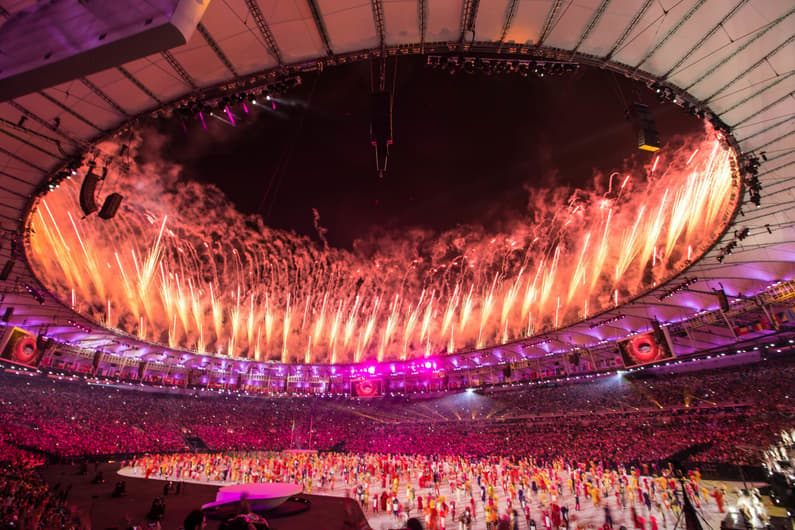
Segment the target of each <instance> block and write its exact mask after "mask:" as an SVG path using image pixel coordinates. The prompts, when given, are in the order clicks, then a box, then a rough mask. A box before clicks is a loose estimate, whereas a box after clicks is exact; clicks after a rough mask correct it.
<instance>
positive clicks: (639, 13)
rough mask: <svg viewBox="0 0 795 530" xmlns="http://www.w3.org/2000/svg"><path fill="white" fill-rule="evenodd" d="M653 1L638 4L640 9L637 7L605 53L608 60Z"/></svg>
mask: <svg viewBox="0 0 795 530" xmlns="http://www.w3.org/2000/svg"><path fill="white" fill-rule="evenodd" d="M653 3H654V0H646V1H645V2H643V5H642V6H640V9H638V11H637V12H636V13H635V16H634V17H632V20H630V21H629V24H627V27H626V28H624V31H623V32H621V35H619V37H618V40H617V41H616V42H615V43H613V47H612V48H610V51H609V52H607V55H605V59H607V60H610V59H611V58H612V57H613V54H615V53H616V51H618V49H619V48H620V47H621V45H622V44H624V41H625V40H627V37H629V34H630V33H632V30H634V29H635V26H637V25H638V22H640V20H641V19H642V18H643V15H645V14H646V11H648V10H649V8H650V7H651V5H652V4H653Z"/></svg>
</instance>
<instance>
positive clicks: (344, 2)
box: [317, 0, 386, 53]
mask: <svg viewBox="0 0 795 530" xmlns="http://www.w3.org/2000/svg"><path fill="white" fill-rule="evenodd" d="M317 4H318V6H319V7H320V11H321V13H322V15H323V21H324V22H325V25H326V31H328V35H329V40H331V46H332V48H333V50H334V53H346V52H352V51H358V50H364V49H370V48H374V47H377V46H378V45H379V43H380V40H379V38H378V35H377V34H376V30H375V22H374V20H373V9H372V7H371V6H370V2H367V1H364V2H363V1H362V0H318V2H317ZM384 25H385V26H386V24H384Z"/></svg>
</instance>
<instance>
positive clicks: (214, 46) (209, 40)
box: [196, 22, 240, 77]
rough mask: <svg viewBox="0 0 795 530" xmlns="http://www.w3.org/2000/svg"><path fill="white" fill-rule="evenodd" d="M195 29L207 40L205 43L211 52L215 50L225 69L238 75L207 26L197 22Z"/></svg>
mask: <svg viewBox="0 0 795 530" xmlns="http://www.w3.org/2000/svg"><path fill="white" fill-rule="evenodd" d="M196 29H197V30H198V31H199V34H200V35H201V36H202V37H204V40H205V41H207V45H208V46H210V48H211V49H212V50H213V52H215V55H216V56H217V57H218V58H219V59H220V60H221V62H222V63H224V66H226V69H227V70H229V71H230V72H232V75H234V76H235V77H240V76H239V75H238V73H237V70H235V66H234V65H233V64H232V61H230V60H229V57H227V56H226V54H225V53H224V51H223V50H222V49H221V47H220V46H219V45H218V42H216V40H215V38H214V37H213V36H212V35H211V34H210V31H209V30H208V29H207V26H205V25H204V24H203V23H202V22H199V24H198V25H197V26H196Z"/></svg>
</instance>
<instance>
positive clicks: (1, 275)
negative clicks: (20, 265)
mask: <svg viewBox="0 0 795 530" xmlns="http://www.w3.org/2000/svg"><path fill="white" fill-rule="evenodd" d="M13 268H14V260H12V259H10V260H8V261H6V264H5V265H3V270H2V271H0V281H3V282H4V281H6V280H8V277H9V276H11V269H13Z"/></svg>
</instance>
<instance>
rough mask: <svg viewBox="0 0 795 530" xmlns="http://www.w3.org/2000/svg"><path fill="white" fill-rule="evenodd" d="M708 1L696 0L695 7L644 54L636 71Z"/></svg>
mask: <svg viewBox="0 0 795 530" xmlns="http://www.w3.org/2000/svg"><path fill="white" fill-rule="evenodd" d="M706 3H707V0H698V2H696V3H695V4H694V5H693V7H691V8H690V9H689V10H688V11H687V13H685V16H683V17H682V18H680V19H679V21H678V22H677V23H676V24H674V27H672V28H671V29H670V30H668V33H666V34H665V36H664V37H663V38H662V39H661V40H660V41H659V42H657V44H655V45H654V46H653V47H652V49H651V50H649V52H648V53H647V54H646V55H644V56H643V58H642V59H641V60H640V62H639V63H638V64H637V66H635V71H637V70H639V69H640V67H641V65H643V63H645V62H646V61H648V60H649V59H651V58H652V56H653V55H654V54H655V53H657V51H658V50H659V49H660V48H662V47H663V46H665V43H666V42H668V41H669V40H670V39H671V37H673V36H674V35H676V32H677V31H679V30H680V29H682V26H684V25H685V23H687V21H688V20H690V19H691V18H693V15H695V14H696V11H698V10H699V9H700V8H701V6H703V5H704V4H706Z"/></svg>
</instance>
